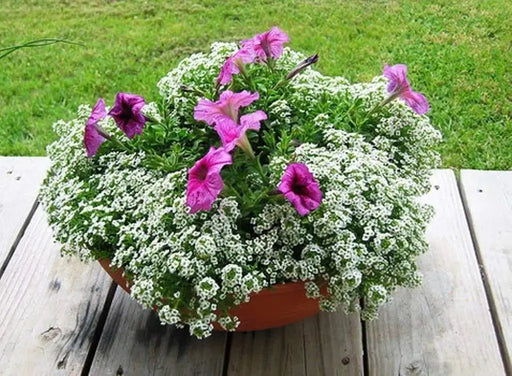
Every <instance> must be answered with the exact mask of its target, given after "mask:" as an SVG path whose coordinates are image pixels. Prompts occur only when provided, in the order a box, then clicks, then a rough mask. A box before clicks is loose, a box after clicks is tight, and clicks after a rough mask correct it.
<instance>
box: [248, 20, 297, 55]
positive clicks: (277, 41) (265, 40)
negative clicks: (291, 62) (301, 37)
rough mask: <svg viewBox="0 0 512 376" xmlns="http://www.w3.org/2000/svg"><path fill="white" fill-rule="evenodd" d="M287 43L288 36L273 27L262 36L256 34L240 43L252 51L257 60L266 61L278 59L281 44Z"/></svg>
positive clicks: (281, 51)
mask: <svg viewBox="0 0 512 376" xmlns="http://www.w3.org/2000/svg"><path fill="white" fill-rule="evenodd" d="M289 41H290V38H289V37H288V34H286V33H285V32H284V31H282V30H281V29H279V28H278V27H277V26H274V27H273V28H272V29H270V30H269V31H267V32H264V33H263V34H258V35H255V36H254V37H252V38H251V39H247V40H244V41H242V46H243V47H244V48H249V49H252V50H253V51H254V53H255V54H256V56H257V57H258V58H260V59H261V60H263V61H267V59H268V58H270V57H272V58H274V59H279V57H280V56H281V55H282V54H283V44H284V43H288V42H289Z"/></svg>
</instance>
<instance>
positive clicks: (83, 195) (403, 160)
mask: <svg viewBox="0 0 512 376" xmlns="http://www.w3.org/2000/svg"><path fill="white" fill-rule="evenodd" d="M288 41H289V38H288V36H287V35H286V33H284V32H283V31H281V30H280V29H279V28H277V27H274V28H272V29H271V30H269V31H267V32H265V33H263V34H260V35H256V36H255V37H253V38H251V39H248V40H245V41H242V42H241V44H240V45H237V44H235V43H214V44H213V45H212V46H211V51H210V52H209V53H199V54H194V55H192V56H190V57H189V58H186V59H184V60H183V61H181V62H180V64H179V65H178V66H177V68H175V69H173V70H172V71H171V72H170V73H169V74H168V75H167V76H165V77H164V78H162V79H161V80H160V82H159V83H158V87H159V90H160V94H161V99H160V100H159V101H157V102H152V103H146V102H145V100H144V98H142V97H141V96H139V95H134V94H127V93H119V94H118V95H117V97H116V99H115V103H114V105H113V107H112V108H111V109H110V110H109V111H108V112H107V108H106V107H105V102H104V101H103V99H99V100H98V102H97V103H96V105H95V106H94V108H93V109H92V111H91V108H90V107H88V106H80V107H79V110H78V117H77V118H76V119H74V120H71V121H69V122H65V121H59V122H57V123H56V124H54V129H55V132H56V133H57V134H58V135H59V137H60V138H59V140H58V141H56V142H54V143H53V144H51V145H50V146H49V147H48V154H49V157H50V159H51V161H52V165H51V168H50V170H49V172H48V176H47V178H46V180H45V182H44V184H43V187H42V191H41V199H42V203H43V205H44V206H45V207H46V210H47V212H48V215H49V222H50V224H51V225H52V227H53V229H54V231H55V234H56V238H57V240H58V241H60V242H61V243H62V249H63V252H64V253H70V254H75V255H79V256H80V257H81V258H82V259H84V260H86V259H104V258H108V259H110V260H111V262H112V265H113V266H114V267H118V268H123V269H124V272H125V274H126V276H127V278H128V279H129V280H130V281H131V283H132V286H131V294H132V296H133V297H134V298H135V299H136V300H138V301H139V302H140V303H142V304H143V305H144V306H145V307H151V308H153V307H154V308H156V309H157V311H158V314H159V316H160V319H161V321H162V323H170V324H176V325H178V326H183V325H188V326H189V329H190V333H191V334H193V335H196V336H197V337H200V338H201V337H205V336H208V335H209V334H210V333H211V331H212V329H213V326H212V323H213V322H217V323H219V324H220V325H221V326H222V327H224V328H226V329H228V330H234V329H235V328H236V327H237V325H238V318H237V317H233V316H232V315H230V314H229V310H230V309H231V308H233V307H234V306H236V305H238V304H241V303H243V302H247V301H249V299H250V295H251V294H253V293H257V292H259V291H261V290H262V289H264V288H269V287H271V286H272V285H275V284H280V283H286V282H292V281H305V282H306V283H305V286H306V289H305V294H306V295H307V296H308V297H312V298H317V299H319V304H320V307H321V309H323V310H326V311H333V310H335V309H336V308H337V307H338V306H341V307H342V308H344V309H345V310H346V311H353V310H361V312H362V315H363V317H364V318H373V317H374V316H375V315H376V313H377V310H378V308H379V306H381V305H382V304H383V303H384V302H386V301H387V300H388V299H389V297H390V293H391V292H392V291H393V290H394V289H395V288H396V287H397V286H415V285H417V284H418V283H420V281H421V276H420V274H419V273H418V271H417V266H416V261H415V259H416V257H417V256H418V255H419V254H420V253H422V252H424V251H426V249H427V243H426V241H425V238H424V232H425V227H426V224H427V222H428V220H429V218H430V217H431V214H432V210H431V208H430V207H429V206H427V205H424V204H422V203H420V202H419V201H418V199H417V198H418V196H420V195H422V194H424V193H425V192H427V191H428V190H429V187H430V183H429V176H430V170H431V168H432V167H434V166H436V165H437V163H438V161H439V156H438V154H437V153H436V152H435V151H434V147H435V146H436V144H437V143H438V142H439V140H440V133H439V132H438V131H437V130H436V129H435V128H433V127H432V126H431V124H430V122H429V119H428V117H426V116H424V114H425V113H426V112H427V111H428V109H429V106H428V103H427V100H426V99H425V97H424V96H423V95H421V94H419V93H417V92H415V91H413V90H412V89H411V87H410V84H409V81H408V80H407V77H406V71H407V68H406V66H404V65H394V66H386V67H385V68H384V72H383V76H381V77H377V78H376V79H374V80H373V81H372V82H370V83H365V84H350V83H349V82H348V81H347V80H345V79H343V78H341V77H328V76H324V75H322V74H320V73H319V72H317V71H315V70H313V69H312V67H311V65H313V64H315V63H316V62H317V60H318V56H317V55H314V56H311V57H308V58H306V57H305V56H303V55H302V54H300V53H298V52H295V51H292V50H291V49H289V48H285V47H283V44H285V43H287V42H288ZM84 125H85V127H84Z"/></svg>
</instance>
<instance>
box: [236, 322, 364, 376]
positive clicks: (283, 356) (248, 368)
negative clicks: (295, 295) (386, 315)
mask: <svg viewBox="0 0 512 376" xmlns="http://www.w3.org/2000/svg"><path fill="white" fill-rule="evenodd" d="M362 354H363V352H362V338H361V322H360V320H359V315H357V314H351V315H349V316H347V315H345V314H344V313H342V312H336V313H325V312H322V313H320V314H319V315H317V316H315V317H311V318H308V319H306V320H304V321H301V322H298V323H296V324H292V325H288V326H285V327H282V328H277V329H271V330H265V331H260V332H248V333H234V334H233V337H232V342H231V353H230V357H229V368H228V375H233V376H235V375H251V376H260V375H261V376H268V375H280V376H285V375H293V376H300V375H315V376H316V375H328V376H330V375H362V374H363V360H362V359H363V355H362Z"/></svg>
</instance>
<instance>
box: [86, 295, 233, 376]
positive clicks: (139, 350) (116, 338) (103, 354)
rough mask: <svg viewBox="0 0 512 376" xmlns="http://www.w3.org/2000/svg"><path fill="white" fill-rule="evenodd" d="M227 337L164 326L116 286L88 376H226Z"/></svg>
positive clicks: (224, 334) (153, 313)
mask: <svg viewBox="0 0 512 376" xmlns="http://www.w3.org/2000/svg"><path fill="white" fill-rule="evenodd" d="M226 338H227V335H226V333H214V334H213V335H212V336H211V337H208V338H207V339H203V340H198V339H196V338H195V337H191V336H190V335H189V333H188V329H176V327H174V326H171V325H161V324H160V320H159V319H158V316H157V315H156V314H155V312H153V311H151V310H143V309H142V307H141V306H140V305H139V304H138V303H137V302H136V301H134V300H133V299H132V298H130V296H128V294H126V293H125V292H124V291H122V290H121V289H120V288H119V287H118V288H117V291H116V294H115V296H114V300H113V302H112V306H111V308H110V311H109V315H108V318H107V322H106V323H105V327H104V329H103V332H102V335H101V338H100V342H99V344H98V349H97V351H96V354H95V356H94V360H93V364H92V367H91V371H90V375H145V376H156V375H162V376H164V375H165V376H167V375H209V376H210V375H211V376H215V375H222V368H223V363H224V350H225V347H226Z"/></svg>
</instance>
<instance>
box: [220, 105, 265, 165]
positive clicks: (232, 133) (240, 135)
mask: <svg viewBox="0 0 512 376" xmlns="http://www.w3.org/2000/svg"><path fill="white" fill-rule="evenodd" d="M265 119H267V114H266V113H265V112H263V111H256V112H253V113H250V114H246V115H243V116H242V117H240V125H238V124H237V123H235V122H234V121H232V120H223V121H221V122H219V123H217V124H216V125H215V128H214V129H215V130H216V131H217V133H218V134H219V137H220V139H221V141H222V146H223V147H224V149H225V150H226V151H227V152H230V151H231V150H233V149H234V148H235V146H237V145H238V146H239V147H240V148H242V150H243V151H245V152H246V153H247V154H249V155H253V151H252V147H251V144H250V142H249V140H248V139H247V135H246V134H245V133H246V132H247V131H248V130H249V129H251V130H255V131H257V130H259V129H260V126H261V125H260V122H261V121H263V120H265Z"/></svg>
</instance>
